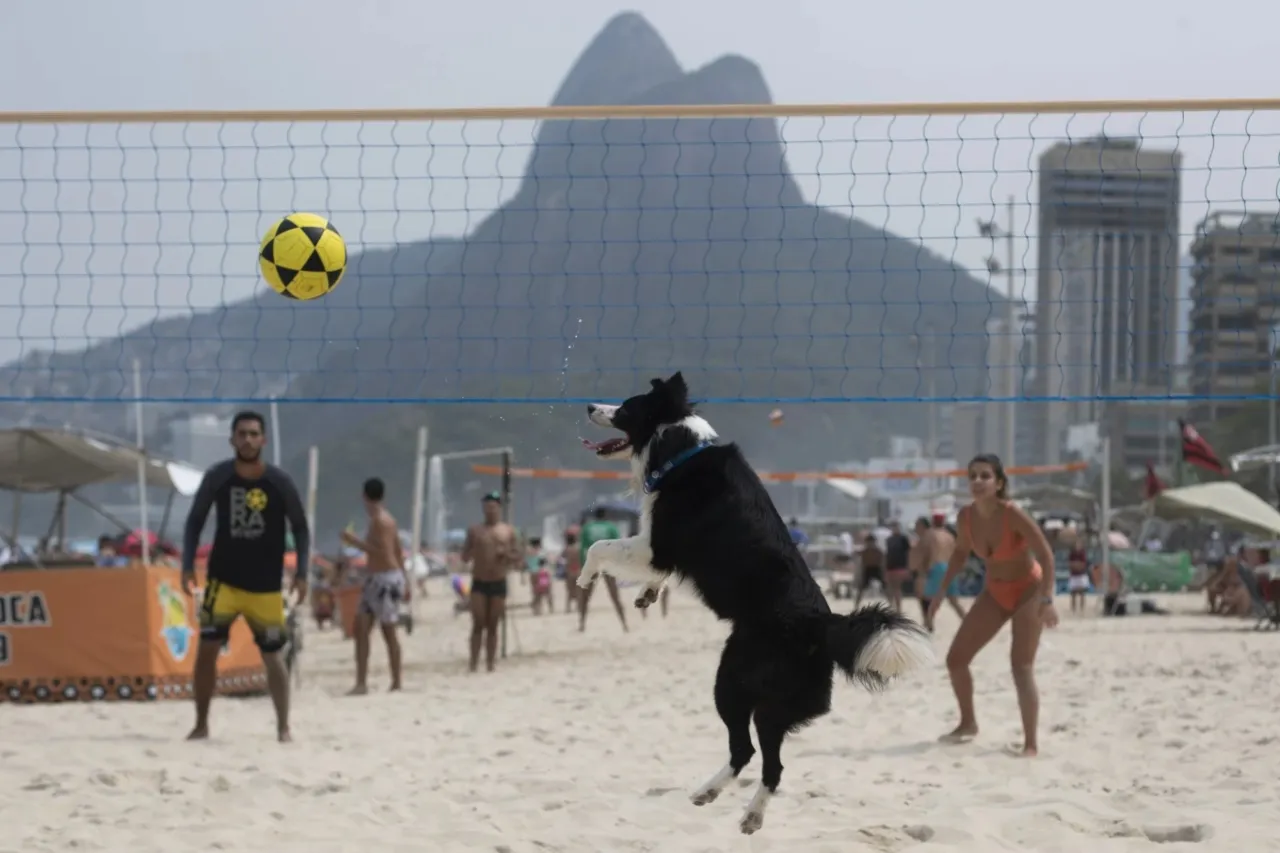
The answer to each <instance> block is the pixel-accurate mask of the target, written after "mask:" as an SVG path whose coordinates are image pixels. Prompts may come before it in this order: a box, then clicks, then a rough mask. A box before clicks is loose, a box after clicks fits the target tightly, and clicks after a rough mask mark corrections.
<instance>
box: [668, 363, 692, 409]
mask: <svg viewBox="0 0 1280 853" xmlns="http://www.w3.org/2000/svg"><path fill="white" fill-rule="evenodd" d="M667 393H668V394H670V395H671V396H672V397H673V398H675V399H677V400H679V401H680V402H681V403H685V402H688V400H689V386H688V385H685V384H684V376H683V375H682V374H681V373H680V371H678V370H677V371H676V372H675V373H673V374H671V378H670V379H668V380H667Z"/></svg>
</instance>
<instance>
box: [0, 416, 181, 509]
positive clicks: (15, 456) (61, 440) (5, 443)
mask: <svg viewBox="0 0 1280 853" xmlns="http://www.w3.org/2000/svg"><path fill="white" fill-rule="evenodd" d="M141 456H143V452H142V451H140V450H138V448H136V447H134V446H132V445H129V444H125V443H124V442H122V441H119V440H118V439H114V438H108V437H104V436H97V435H93V434H91V433H87V432H81V431H77V430H69V429H57V428H53V427H16V428H13V429H4V430H0V490H3V491H10V492H74V491H75V490H77V489H81V488H84V487H85V486H93V485H97V484H99V483H128V482H136V481H137V477H138V461H139V457H141ZM146 476H147V485H148V486H155V487H157V488H162V489H172V490H173V491H175V492H177V493H178V494H180V495H182V496H184V497H190V496H191V495H194V494H195V493H196V490H197V489H198V488H200V480H201V478H202V477H203V476H204V472H202V471H199V470H197V469H195V468H193V467H191V466H190V465H184V464H182V463H180V462H166V461H164V460H160V459H153V458H150V457H146Z"/></svg>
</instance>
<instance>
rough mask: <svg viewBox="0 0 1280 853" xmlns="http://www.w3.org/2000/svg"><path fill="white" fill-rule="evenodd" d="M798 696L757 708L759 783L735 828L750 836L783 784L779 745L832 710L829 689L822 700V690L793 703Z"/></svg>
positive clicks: (761, 824) (780, 746)
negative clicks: (791, 734)
mask: <svg viewBox="0 0 1280 853" xmlns="http://www.w3.org/2000/svg"><path fill="white" fill-rule="evenodd" d="M796 698H797V697H795V696H793V697H790V699H789V700H788V701H787V702H786V703H785V704H784V703H779V702H777V701H776V700H775V701H772V702H768V703H762V704H760V705H758V706H757V707H756V713H755V719H756V738H757V739H758V740H759V741H760V762H761V765H762V767H761V771H760V784H759V785H758V786H757V787H756V790H755V793H754V794H752V796H751V801H750V802H748V803H747V810H746V811H745V812H744V813H743V815H742V820H741V821H739V822H738V827H739V829H741V830H742V831H743V832H744V833H745V834H747V835H750V834H751V833H753V832H755V831H756V830H758V829H760V827H762V826H764V810H765V806H767V805H768V804H769V800H770V798H772V797H773V795H774V794H776V793H777V792H778V784H779V783H780V782H781V781H782V742H783V740H785V739H786V737H787V735H788V734H789V733H791V732H794V731H796V730H797V729H800V728H802V727H804V726H805V725H807V724H808V723H809V722H811V721H812V720H815V719H817V718H818V717H820V716H822V715H823V714H825V713H826V712H827V711H828V710H830V708H831V693H830V687H829V685H828V689H827V691H826V698H825V700H824V699H823V696H822V691H821V690H818V691H816V692H815V693H814V695H811V696H807V697H804V699H806V700H808V701H805V702H802V703H798V704H792V703H793V702H794V700H795V699H796Z"/></svg>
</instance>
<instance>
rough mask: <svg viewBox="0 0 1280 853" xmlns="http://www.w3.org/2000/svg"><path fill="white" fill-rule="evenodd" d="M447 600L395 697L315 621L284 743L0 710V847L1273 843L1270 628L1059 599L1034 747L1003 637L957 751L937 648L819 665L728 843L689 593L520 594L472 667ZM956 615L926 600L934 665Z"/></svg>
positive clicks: (983, 673) (728, 811)
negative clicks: (849, 667) (614, 600)
mask: <svg viewBox="0 0 1280 853" xmlns="http://www.w3.org/2000/svg"><path fill="white" fill-rule="evenodd" d="M527 592H528V588H527V587H521V586H519V585H516V586H514V593H513V596H514V599H515V600H517V601H520V600H524V598H525V596H526V595H527ZM557 595H560V590H557ZM449 603H450V601H449V597H448V594H447V592H446V590H444V588H443V587H441V588H439V589H437V590H436V591H435V593H434V596H433V598H432V599H430V600H429V601H427V602H423V603H422V606H421V609H420V622H419V626H418V629H417V630H416V631H415V632H414V633H413V635H412V636H411V637H408V638H407V639H406V650H407V651H406V656H407V661H408V665H407V671H406V679H407V685H406V690H405V691H404V692H403V693H400V694H396V695H388V694H386V693H384V692H383V691H384V690H385V686H386V670H385V663H384V661H385V657H384V654H383V652H382V650H381V648H380V647H379V646H377V645H375V649H374V661H375V663H374V673H373V677H372V684H371V686H372V688H373V690H374V692H373V693H372V694H371V695H369V696H367V697H361V698H342V697H341V693H342V692H343V691H344V690H345V689H347V688H348V687H349V686H350V678H351V664H350V648H349V646H348V644H345V643H343V642H342V641H341V639H340V638H339V637H338V635H337V634H336V632H332V631H331V632H328V633H325V634H319V633H316V632H315V631H312V632H311V633H310V634H309V635H308V647H307V649H306V659H305V667H306V668H305V672H304V684H303V686H302V688H301V689H300V690H299V691H298V692H297V694H296V696H295V705H296V710H295V715H294V733H295V736H296V738H297V741H296V742H295V743H294V744H291V745H286V746H281V745H278V744H276V743H275V741H274V737H273V734H274V732H273V723H272V716H271V708H270V705H269V703H268V702H267V700H265V699H249V700H219V701H218V702H217V703H216V704H215V706H214V714H213V720H212V722H213V739H212V740H211V741H210V742H208V743H185V742H184V741H183V740H182V736H183V735H184V734H185V733H186V731H187V729H188V728H189V726H190V723H191V707H190V705H189V704H188V703H186V702H167V703H154V704H149V705H136V704H135V705H116V704H98V705H71V706H56V707H13V706H0V826H3V827H4V831H3V832H2V833H0V850H5V851H9V850H14V851H16V850H23V851H46V850H47V851H59V853H65V851H69V850H111V851H122V850H130V851H136V852H137V853H146V851H164V853H185V851H196V850H200V851H205V850H220V849H221V850H237V851H268V850H269V851H273V853H286V852H287V851H294V850H297V851H308V853H320V852H321V851H352V850H357V849H359V850H370V851H377V852H378V853H391V851H401V850H404V851H409V850H414V851H423V850H426V851H440V853H453V851H489V852H490V853H494V851H499V852H501V851H508V852H509V853H533V851H542V852H543V853H548V851H583V853H587V852H588V851H589V853H611V851H650V850H652V851H662V853H685V851H738V850H743V851H746V850H750V851H800V850H804V851H811V852H812V853H819V851H841V853H847V851H859V850H876V851H901V850H918V851H928V850H932V851H942V850H951V851H972V853H991V851H997V850H1036V851H1076V850H1079V851H1088V853H1106V851H1130V850H1135V851H1136V850H1156V849H1159V850H1161V851H1173V850H1236V849H1243V850H1247V851H1249V853H1260V851H1264V850H1276V849H1280V842H1277V841H1276V839H1277V838H1280V812H1278V811H1277V809H1276V807H1275V804H1276V802H1277V801H1278V800H1280V782H1278V781H1277V778H1278V775H1280V774H1277V772H1276V766H1277V764H1276V758H1277V757H1280V715H1278V714H1277V709H1280V682H1278V681H1277V678H1276V676H1277V669H1278V667H1280V635H1275V634H1258V633H1254V632H1252V631H1251V630H1249V626H1248V625H1246V624H1244V623H1241V622H1237V621H1227V620H1223V619H1219V618H1209V617H1205V616H1197V615H1175V616H1170V617H1150V616H1148V617H1137V618H1130V619H1119V620H1106V621H1103V620H1099V619H1096V618H1070V617H1068V618H1067V619H1066V621H1065V624H1064V625H1063V627H1062V628H1060V629H1059V630H1058V631H1056V632H1055V633H1053V634H1052V635H1050V636H1049V637H1048V639H1047V640H1046V642H1045V644H1044V646H1043V648H1042V651H1041V658H1040V666H1039V672H1040V680H1041V688H1042V692H1043V695H1044V712H1043V713H1044V722H1043V736H1042V749H1043V754H1042V755H1041V757H1040V758H1038V759H1035V760H1022V759H1015V758H1011V757H1008V756H1007V755H1006V754H1005V753H1004V751H1003V750H1004V748H1005V747H1006V745H1007V744H1009V743H1012V742H1015V741H1017V739H1018V737H1019V725H1018V722H1017V719H1018V718H1017V708H1016V705H1015V702H1014V697H1013V692H1012V687H1011V684H1010V681H1009V677H1008V674H1007V665H1006V661H1007V659H1008V657H1007V656H1008V636H1007V633H1005V634H1002V635H1001V636H1000V637H998V638H997V639H996V641H995V643H994V644H993V646H991V647H989V648H988V650H987V651H986V652H985V653H984V655H983V656H982V657H980V658H979V661H978V664H977V667H976V673H975V674H976V679H977V684H978V703H979V714H980V716H981V722H982V724H983V726H984V729H983V733H982V735H981V737H980V738H979V739H978V740H977V741H976V742H974V743H971V744H967V745H962V746H941V745H938V744H936V743H935V742H934V740H935V738H936V737H937V736H938V735H939V734H940V733H942V732H943V731H945V730H947V729H948V728H949V726H951V725H952V724H953V723H954V716H953V714H954V712H953V705H952V698H951V695H950V691H949V687H948V684H947V681H946V676H945V673H944V672H943V669H942V666H941V663H939V664H938V665H937V666H936V667H934V668H932V669H930V670H928V671H926V672H923V673H921V674H919V675H918V676H915V677H912V678H908V679H906V680H904V681H902V682H901V683H899V684H898V685H897V686H896V688H895V689H893V690H891V691H890V692H888V693H885V694H883V695H878V696H871V695H868V694H866V693H863V692H861V691H859V690H858V689H856V688H854V687H851V686H846V685H844V684H843V683H842V684H841V685H840V686H839V687H838V688H837V692H836V698H835V703H834V705H835V707H834V710H833V712H832V713H831V714H830V715H829V716H827V717H825V718H823V719H822V720H820V721H819V722H818V723H817V724H815V725H814V726H812V727H810V728H809V729H807V730H805V731H804V732H802V733H800V734H798V735H796V736H793V737H792V738H790V739H789V740H788V742H787V744H786V746H785V748H784V753H783V761H784V764H785V765H786V770H785V771H784V774H783V782H782V788H781V790H780V791H779V796H778V797H776V798H775V799H774V800H773V802H772V803H770V806H769V811H768V814H767V816H766V819H765V826H764V828H763V830H761V832H759V833H757V834H756V835H754V836H752V837H750V838H747V837H745V836H742V835H741V834H739V832H738V830H737V822H738V819H739V817H740V816H741V812H742V808H743V806H744V805H745V803H746V801H747V799H748V798H749V796H750V794H751V790H752V787H749V786H753V785H754V782H755V780H757V779H758V773H759V759H758V757H757V759H756V761H755V762H754V763H753V764H752V765H751V766H750V767H749V768H748V769H747V770H746V771H745V772H744V774H743V780H744V781H743V782H742V783H741V787H731V788H730V789H729V790H727V791H726V792H725V793H724V794H722V795H721V797H720V799H719V800H718V801H717V802H715V803H713V804H711V805H708V806H705V807H702V808H697V807H694V806H693V805H691V804H690V803H689V801H688V796H689V793H690V792H691V791H692V790H693V789H694V788H695V787H696V786H697V785H698V784H700V783H701V782H702V781H703V780H705V779H706V778H707V777H708V776H709V775H711V774H712V773H713V772H714V771H715V770H717V769H718V768H719V767H720V766H721V765H722V764H723V763H724V761H725V759H726V756H727V746H726V743H725V735H724V730H723V728H722V726H721V724H720V722H719V719H718V718H717V717H716V714H715V711H714V708H713V706H712V700H711V684H712V678H713V675H714V672H715V666H716V660H717V654H718V649H719V646H720V643H721V641H722V639H723V637H724V635H725V627H724V626H723V625H720V624H718V623H716V622H715V621H714V620H713V619H711V618H710V617H709V616H708V614H707V613H706V612H705V611H703V610H702V608H701V607H700V606H699V605H698V604H697V603H696V602H694V601H693V600H692V599H690V598H688V597H687V596H683V595H681V594H680V593H679V592H677V595H676V597H675V598H674V599H673V605H672V611H671V614H670V616H669V618H668V619H666V620H665V621H664V620H662V619H661V618H659V617H658V616H657V614H656V612H655V613H654V614H652V615H650V616H649V618H648V619H647V620H641V619H640V618H639V614H637V613H634V612H633V613H631V614H630V619H631V623H632V632H631V633H630V634H626V635H624V634H623V633H622V632H621V630H620V629H619V626H618V624H617V621H616V619H615V618H614V616H613V614H612V612H611V611H610V610H609V609H608V602H607V599H606V598H605V597H604V596H603V595H601V596H599V597H598V598H597V599H596V601H595V602H593V612H592V617H593V618H592V620H591V622H590V623H589V625H588V631H587V633H586V634H579V633H578V632H577V630H576V627H575V625H574V623H573V622H572V620H570V619H569V618H568V617H566V616H564V615H563V614H555V615H554V616H544V617H541V618H537V617H532V616H531V615H529V614H528V613H527V611H526V612H525V613H523V614H521V615H520V616H519V620H518V622H517V625H518V636H519V641H518V643H517V642H516V640H515V637H514V636H513V641H512V651H513V655H512V657H510V658H509V659H508V660H506V661H505V662H502V663H501V664H500V670H499V672H498V673H497V674H495V675H484V674H481V675H478V676H472V675H468V674H466V673H465V671H464V670H465V667H464V665H463V664H462V662H461V661H462V659H463V656H464V654H465V635H466V621H465V618H466V617H462V618H457V619H455V617H454V616H453V615H452V613H451V612H450V610H449ZM1165 603H1166V604H1168V605H1170V606H1172V607H1174V608H1180V609H1183V610H1190V609H1193V608H1198V607H1199V602H1198V600H1196V599H1194V598H1191V597H1187V598H1177V597H1171V598H1167V599H1165ZM839 606H841V607H843V608H847V606H848V605H847V603H841V604H840V605H839ZM955 626H956V620H955V617H954V616H952V615H951V614H944V616H943V617H942V623H941V626H940V635H939V637H938V642H937V646H938V652H939V660H941V657H942V655H943V654H945V650H946V645H945V644H946V642H947V641H948V640H949V639H950V636H951V634H952V632H953V631H954V630H955ZM517 646H518V647H519V649H520V652H519V653H518V654H516V653H515V649H516V647H517ZM801 845H803V846H801ZM1157 845H1158V846H1157Z"/></svg>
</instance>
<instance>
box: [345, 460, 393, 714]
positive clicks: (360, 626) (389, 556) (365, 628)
mask: <svg viewBox="0 0 1280 853" xmlns="http://www.w3.org/2000/svg"><path fill="white" fill-rule="evenodd" d="M385 494H386V486H385V485H384V484H383V482H382V481H381V480H379V479H378V478H377V477H374V478H372V479H370V480H365V483H364V511H365V512H366V513H367V514H368V516H369V529H368V531H367V532H366V533H365V536H364V538H363V539H361V538H360V537H359V536H357V535H356V534H354V533H352V532H351V531H350V530H344V531H343V532H342V541H343V543H344V544H346V545H350V546H351V547H353V548H359V549H360V550H361V551H363V552H364V553H365V579H364V588H363V589H362V590H361V591H360V606H359V609H358V610H357V611H356V627H355V632H356V686H355V687H353V688H351V692H350V693H348V694H347V695H348V696H363V695H364V694H366V693H368V692H369V685H368V677H369V638H370V636H371V635H372V634H373V625H374V623H375V622H376V623H378V625H380V626H381V627H382V639H383V640H384V641H385V642H386V644H387V659H388V661H389V662H390V666H391V689H392V690H399V689H400V638H399V637H397V636H396V626H397V625H398V624H399V623H400V602H401V601H403V600H404V598H405V594H406V593H407V591H408V589H409V578H408V575H407V574H406V573H405V561H404V550H403V548H402V547H401V545H400V533H399V531H398V530H397V529H396V520H395V518H393V517H392V515H391V513H389V512H387V508H386V507H385V506H383V504H382V499H383V496H384V495H385Z"/></svg>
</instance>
